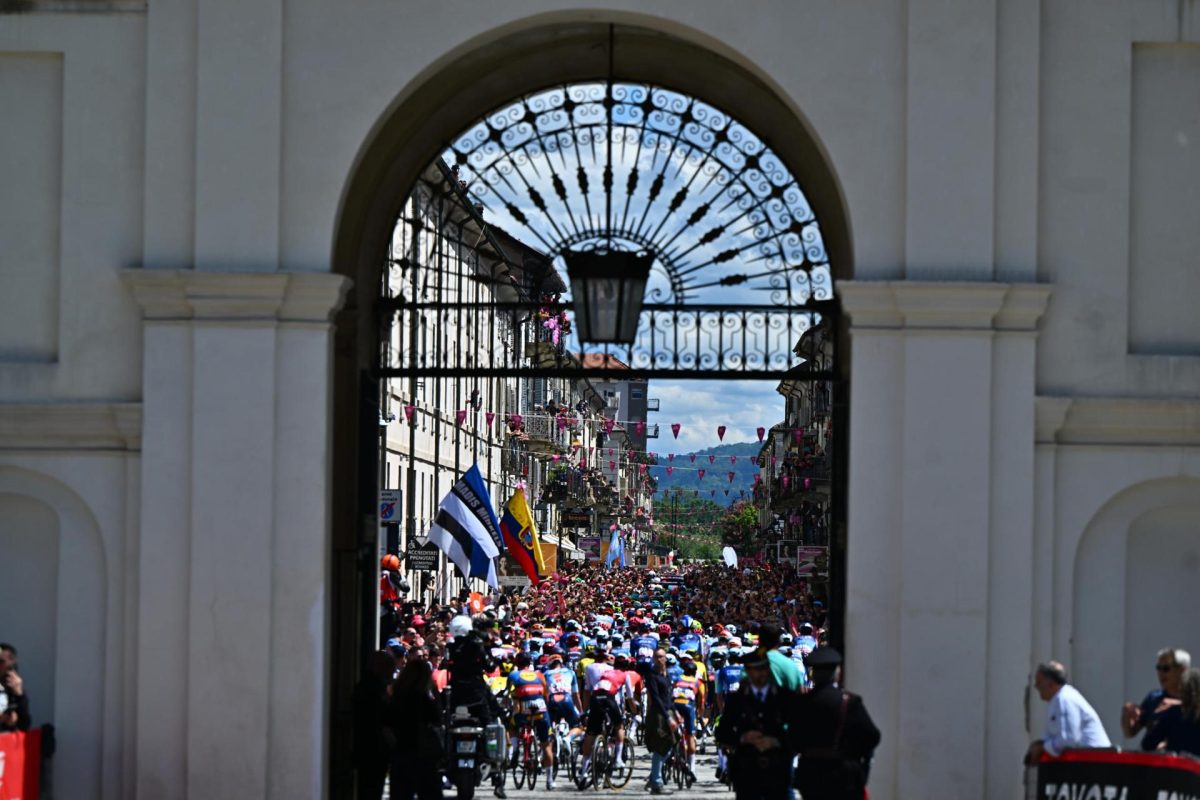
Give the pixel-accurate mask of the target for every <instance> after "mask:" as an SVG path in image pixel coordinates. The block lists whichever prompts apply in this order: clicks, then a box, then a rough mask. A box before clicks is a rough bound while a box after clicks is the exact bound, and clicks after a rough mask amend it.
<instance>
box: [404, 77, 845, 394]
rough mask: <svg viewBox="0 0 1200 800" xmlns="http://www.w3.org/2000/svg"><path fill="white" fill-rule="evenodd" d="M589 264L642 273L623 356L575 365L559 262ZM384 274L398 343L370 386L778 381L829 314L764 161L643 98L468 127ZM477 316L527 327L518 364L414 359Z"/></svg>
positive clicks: (576, 95)
mask: <svg viewBox="0 0 1200 800" xmlns="http://www.w3.org/2000/svg"><path fill="white" fill-rule="evenodd" d="M437 239H440V240H442V244H441V245H440V246H439V247H436V248H432V249H430V248H427V247H425V246H424V245H423V244H422V243H423V242H424V243H425V244H428V243H429V242H431V241H434V240H437ZM595 246H604V247H609V248H615V249H627V250H638V251H644V252H648V253H650V254H652V255H653V256H654V266H653V269H652V271H651V277H650V280H649V283H648V285H647V288H646V295H645V298H646V304H645V306H644V308H643V311H642V315H641V318H640V321H639V327H638V335H637V338H636V340H635V341H634V343H633V344H632V345H604V346H603V347H602V348H595V347H592V348H588V349H590V350H596V349H599V350H600V351H601V353H602V355H603V356H604V358H592V359H588V360H586V363H585V361H581V360H580V359H579V357H578V354H579V352H580V351H581V350H583V349H584V348H581V346H580V343H579V342H578V341H577V339H576V338H575V335H574V333H573V332H572V331H571V330H570V327H571V326H570V320H571V318H572V309H571V299H570V298H569V297H567V296H566V284H565V283H564V282H563V281H562V278H561V275H562V274H564V273H565V268H564V262H563V259H562V255H563V253H564V252H566V251H569V250H581V249H588V248H590V247H595ZM393 265H394V269H393V271H392V273H391V274H390V276H389V279H388V286H387V291H386V294H387V295H388V296H387V297H385V299H384V305H385V307H386V308H387V309H388V310H389V311H390V312H392V313H394V314H396V315H398V317H399V318H395V319H393V320H392V322H393V323H395V324H396V325H397V327H398V329H399V331H400V332H401V336H400V339H401V341H399V342H394V343H393V345H394V346H392V347H390V348H389V349H388V351H387V354H386V358H387V363H385V364H384V373H385V375H396V376H398V375H414V374H418V373H419V374H429V375H445V376H450V375H460V374H468V373H470V374H511V373H512V371H513V370H514V369H515V370H522V371H525V372H526V373H529V374H534V373H537V374H547V375H548V374H564V372H571V371H581V372H585V371H591V372H592V373H593V374H597V373H596V371H597V370H600V371H603V370H604V369H605V368H604V367H603V364H605V363H609V360H608V357H611V358H615V359H616V360H617V361H618V362H620V363H621V364H622V365H624V366H625V367H632V368H634V369H638V370H640V371H642V372H644V373H646V374H648V375H652V376H654V375H657V376H669V375H676V376H681V377H703V376H704V375H703V373H715V372H723V373H730V372H732V373H737V374H738V376H740V377H747V378H749V377H778V376H779V374H780V373H781V372H783V371H786V370H788V369H789V368H792V367H796V366H797V365H799V364H800V363H801V361H802V359H801V358H800V357H799V356H798V355H796V354H795V353H794V352H793V348H794V346H795V344H796V342H797V340H798V339H799V338H800V336H801V335H802V334H803V333H804V331H805V330H807V329H809V328H810V327H812V326H813V325H814V324H816V323H817V322H818V321H819V320H820V319H821V318H822V315H827V314H828V313H830V312H831V311H832V302H831V301H832V300H833V281H832V278H831V274H830V267H829V263H828V258H827V256H826V252H825V247H824V243H823V241H822V237H821V231H820V227H819V225H818V221H817V219H816V218H815V216H814V215H813V213H812V210H811V208H810V207H809V204H808V202H807V200H806V199H805V196H804V193H803V191H802V190H801V188H800V186H799V185H798V184H797V182H796V180H795V178H794V177H793V176H792V174H791V172H790V171H789V170H788V169H787V167H786V166H785V165H784V163H783V162H782V160H781V159H780V158H779V157H778V156H777V155H776V154H775V153H774V152H773V151H772V150H771V149H770V148H769V147H767V146H766V145H765V144H764V143H763V142H762V140H761V139H759V138H758V137H757V136H756V135H755V134H754V133H753V132H751V131H750V130H748V129H747V128H745V127H744V126H743V125H741V124H740V123H739V122H737V121H736V120H734V119H732V118H730V117H729V116H728V115H727V114H725V113H723V112H722V111H720V110H718V109H716V108H713V107H712V106H710V105H708V104H706V103H704V102H702V101H700V100H697V99H695V98H692V97H688V96H685V95H682V94H679V93H677V92H673V91H669V90H667V89H663V88H660V87H657V86H651V85H646V84H634V83H605V82H589V83H577V84H570V85H565V86H557V87H554V88H551V89H547V90H544V91H541V92H537V93H535V94H531V95H528V96H526V97H523V98H521V99H519V100H516V101H514V102H511V103H509V104H507V105H505V106H503V107H502V108H499V109H497V110H496V111H494V112H492V113H489V114H487V115H485V116H484V117H483V118H482V119H481V120H479V121H478V122H477V123H475V124H474V125H472V126H471V127H470V128H468V129H467V130H466V131H465V132H464V133H462V134H461V135H459V136H457V137H455V138H454V139H453V140H452V141H451V142H450V143H449V144H448V146H447V148H446V150H445V151H444V153H443V154H442V157H441V160H440V161H439V162H438V163H436V164H434V165H433V166H431V167H430V169H428V170H426V172H425V173H424V175H423V176H422V180H421V182H420V184H419V185H418V186H417V187H415V188H414V190H413V193H412V195H411V196H410V198H409V202H408V203H407V204H406V206H405V210H404V212H403V213H402V215H401V218H400V220H399V222H398V224H397V236H396V237H395V238H394V240H393ZM464 279H465V280H466V284H464V283H463V281H464ZM464 286H466V287H468V288H464ZM464 314H466V315H467V316H470V315H478V316H480V319H479V320H475V321H472V320H469V319H464ZM489 314H499V315H501V316H504V317H505V318H506V323H505V325H506V326H507V325H512V326H516V327H517V328H520V327H521V326H523V325H529V326H530V329H529V331H528V332H527V333H526V334H525V335H524V336H522V337H519V338H521V339H522V340H523V342H524V343H526V344H536V345H537V346H536V348H535V349H534V350H530V349H529V348H528V347H525V348H517V349H518V350H521V352H520V353H513V354H501V353H499V352H495V351H488V350H487V348H483V349H480V348H479V347H475V346H472V347H457V348H451V349H449V350H447V351H444V352H443V351H441V350H440V349H439V348H429V347H426V346H423V345H422V344H421V342H422V341H424V342H426V343H428V342H429V341H430V336H429V335H428V330H429V329H430V328H431V327H432V326H439V325H445V324H446V323H447V322H450V321H451V317H454V322H455V324H457V325H464V324H465V325H466V326H467V328H470V329H472V330H474V329H479V331H481V332H482V331H483V330H484V329H485V328H488V327H489V326H491V325H492V323H486V322H485V320H484V319H483V317H485V316H486V315H489ZM422 331H426V333H425V334H422V333H421V332H422ZM454 338H455V341H460V340H461V337H454ZM501 349H503V348H496V350H501ZM588 363H590V364H592V366H591V367H589V366H588ZM597 365H600V366H597Z"/></svg>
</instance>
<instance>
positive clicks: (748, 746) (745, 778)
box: [715, 651, 798, 800]
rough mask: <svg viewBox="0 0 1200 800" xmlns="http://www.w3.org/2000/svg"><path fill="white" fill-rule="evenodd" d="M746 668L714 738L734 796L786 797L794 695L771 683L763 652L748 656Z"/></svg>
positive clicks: (748, 798)
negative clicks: (724, 755) (723, 755)
mask: <svg viewBox="0 0 1200 800" xmlns="http://www.w3.org/2000/svg"><path fill="white" fill-rule="evenodd" d="M745 670H746V680H745V681H744V682H743V683H742V684H741V686H739V687H738V690H737V691H736V692H734V693H733V694H731V695H730V696H729V697H728V699H727V700H726V702H725V711H724V713H722V714H721V721H720V722H719V723H717V730H716V734H715V738H716V740H717V743H718V744H719V745H721V746H722V747H724V748H725V749H726V750H727V751H729V759H728V763H729V776H730V778H731V779H732V781H733V791H734V794H735V795H736V796H737V798H738V800H757V798H762V800H787V799H788V798H789V797H790V795H791V787H790V785H789V784H790V780H789V778H790V777H791V767H792V756H793V755H794V751H793V749H792V742H791V739H790V737H789V735H788V723H789V720H791V719H793V718H794V716H795V714H796V700H797V697H798V695H797V694H796V693H795V692H793V691H792V690H790V689H788V688H786V687H784V686H780V685H779V684H778V683H776V682H775V681H774V679H773V678H772V675H771V662H770V660H769V659H768V658H767V654H766V653H765V652H762V651H759V652H757V653H756V654H754V655H751V656H750V657H749V658H748V660H747V662H746V663H745Z"/></svg>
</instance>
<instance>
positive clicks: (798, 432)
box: [792, 428, 804, 444]
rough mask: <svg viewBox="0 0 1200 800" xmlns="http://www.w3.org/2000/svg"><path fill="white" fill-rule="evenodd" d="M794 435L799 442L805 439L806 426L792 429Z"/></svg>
mask: <svg viewBox="0 0 1200 800" xmlns="http://www.w3.org/2000/svg"><path fill="white" fill-rule="evenodd" d="M792 436H793V437H794V438H795V440H796V443H797V444H799V443H800V442H802V441H804V428H796V429H795V430H794V431H792Z"/></svg>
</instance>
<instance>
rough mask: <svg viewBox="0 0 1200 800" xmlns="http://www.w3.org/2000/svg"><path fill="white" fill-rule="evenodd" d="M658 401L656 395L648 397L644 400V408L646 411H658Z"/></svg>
mask: <svg viewBox="0 0 1200 800" xmlns="http://www.w3.org/2000/svg"><path fill="white" fill-rule="evenodd" d="M659 403H660V401H659V399H658V398H657V397H651V398H650V399H648V400H647V401H646V410H647V411H658V408H659Z"/></svg>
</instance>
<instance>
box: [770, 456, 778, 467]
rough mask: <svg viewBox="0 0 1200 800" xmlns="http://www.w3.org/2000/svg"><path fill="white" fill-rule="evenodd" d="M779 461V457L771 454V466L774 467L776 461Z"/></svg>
mask: <svg viewBox="0 0 1200 800" xmlns="http://www.w3.org/2000/svg"><path fill="white" fill-rule="evenodd" d="M778 461H779V459H778V458H776V457H775V456H771V466H772V467H773V466H775V464H776V462H778Z"/></svg>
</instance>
